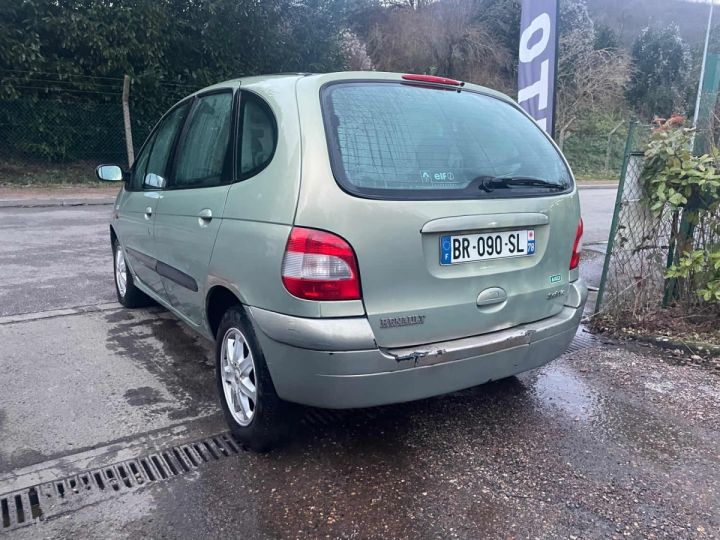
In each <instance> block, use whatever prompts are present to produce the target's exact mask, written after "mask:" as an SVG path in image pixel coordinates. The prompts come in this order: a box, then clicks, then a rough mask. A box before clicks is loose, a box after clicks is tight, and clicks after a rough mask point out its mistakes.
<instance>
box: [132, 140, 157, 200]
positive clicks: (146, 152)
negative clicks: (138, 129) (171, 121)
mask: <svg viewBox="0 0 720 540" xmlns="http://www.w3.org/2000/svg"><path fill="white" fill-rule="evenodd" d="M156 135H157V132H155V133H153V134H152V135H150V137H149V138H148V140H147V142H146V143H145V146H143V149H142V151H141V152H140V155H139V156H137V158H136V159H135V164H134V167H133V171H132V180H131V181H130V189H132V190H136V191H137V190H139V189H142V186H143V181H144V180H145V171H146V170H147V163H148V158H149V157H150V150H152V146H153V144H154V143H155V136H156Z"/></svg>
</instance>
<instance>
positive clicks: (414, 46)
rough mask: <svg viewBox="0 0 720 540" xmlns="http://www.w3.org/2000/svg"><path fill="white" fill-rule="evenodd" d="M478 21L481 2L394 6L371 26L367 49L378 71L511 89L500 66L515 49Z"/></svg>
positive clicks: (455, 0)
mask: <svg viewBox="0 0 720 540" xmlns="http://www.w3.org/2000/svg"><path fill="white" fill-rule="evenodd" d="M478 19H479V18H478V6H477V5H476V4H475V3H473V2H468V1H466V0H444V1H443V2H426V3H425V4H424V5H423V8H422V9H414V10H409V9H402V10H394V11H391V12H390V13H387V14H386V17H385V18H384V20H382V21H381V22H379V23H377V24H376V25H375V26H374V27H373V28H372V30H371V31H370V33H369V36H368V43H367V50H368V53H369V54H370V56H371V57H372V59H373V63H374V65H375V67H376V68H377V69H379V70H383V71H401V72H402V71H405V72H414V73H428V74H432V75H435V74H437V75H443V76H446V77H453V78H456V79H461V80H464V81H469V82H475V83H479V84H485V85H488V86H492V87H494V88H498V89H504V90H507V91H511V88H510V87H509V86H510V81H506V80H505V78H504V77H503V73H504V71H503V69H501V66H505V65H507V64H508V63H511V62H512V60H511V58H510V55H511V54H513V53H514V51H513V52H512V53H511V52H510V51H508V50H507V49H506V48H505V47H503V46H502V45H501V44H499V43H497V40H496V39H495V38H493V37H492V35H491V34H490V32H488V29H487V26H486V25H485V23H484V22H482V21H479V20H478Z"/></svg>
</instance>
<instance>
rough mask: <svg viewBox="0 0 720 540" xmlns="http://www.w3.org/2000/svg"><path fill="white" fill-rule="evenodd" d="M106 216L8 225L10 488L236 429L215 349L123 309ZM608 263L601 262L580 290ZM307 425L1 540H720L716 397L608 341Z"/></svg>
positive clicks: (53, 215)
mask: <svg viewBox="0 0 720 540" xmlns="http://www.w3.org/2000/svg"><path fill="white" fill-rule="evenodd" d="M606 191H607V192H609V193H603V192H606ZM590 192H592V193H590ZM588 193H590V194H591V195H592V196H591V197H587V201H586V200H585V199H586V197H585V195H586V194H588ZM582 195H583V203H584V207H583V208H584V214H585V212H587V215H586V217H585V221H586V231H587V230H588V228H592V229H591V230H592V234H593V235H595V236H594V237H593V240H597V241H602V240H601V238H602V232H598V231H597V230H596V229H598V228H600V227H609V219H610V218H609V210H606V211H605V212H603V205H606V204H607V203H606V202H603V201H610V202H609V206H610V207H611V206H612V202H613V200H614V192H611V191H610V190H587V191H586V192H582ZM605 207H606V208H607V206H605ZM586 209H587V210H586ZM108 211H109V207H94V208H73V209H24V210H23V209H2V210H0V239H1V240H0V269H1V272H2V273H1V274H0V276H2V279H0V310H2V311H1V312H0V344H2V348H1V349H0V373H2V374H3V376H2V381H3V382H2V387H1V388H2V392H1V393H0V494H2V493H6V492H7V491H10V490H14V489H19V488H20V487H28V486H30V485H33V484H34V483H39V482H41V481H45V480H47V479H49V478H61V477H63V476H66V475H69V474H71V473H72V474H74V473H76V472H78V471H80V470H85V469H86V468H93V467H100V466H105V465H109V464H112V463H117V462H119V461H121V460H124V459H128V458H129V457H134V456H136V455H146V454H148V453H150V452H151V451H152V450H153V449H156V448H161V449H162V448H169V447H170V446H173V445H177V444H180V443H184V442H188V441H196V440H199V439H200V438H202V437H206V436H207V435H211V434H217V433H221V432H223V431H224V429H225V428H224V426H223V424H222V420H221V418H220V415H219V414H218V406H217V404H216V401H215V396H214V389H213V383H212V370H213V366H212V353H211V350H210V346H209V344H207V343H206V342H204V341H203V340H202V339H200V338H197V337H196V336H195V335H193V334H191V333H190V332H188V331H186V330H185V329H184V328H183V327H182V326H181V325H180V324H179V323H178V322H177V321H176V320H175V319H174V318H173V317H172V316H170V315H169V314H167V313H165V312H164V311H162V310H160V309H159V308H151V309H149V310H136V311H132V312H130V311H126V310H122V309H118V308H117V305H116V304H112V303H110V302H111V301H112V299H113V294H114V293H113V289H112V280H111V270H110V269H111V261H110V256H109V249H108V240H107V232H106V228H105V227H106V225H105V224H106V216H107V212H108ZM603 216H606V219H605V218H604V217H603ZM586 234H587V233H586ZM591 243H593V242H592V241H591ZM598 259H599V260H600V264H601V260H602V258H601V257H596V256H593V254H592V253H590V254H589V259H588V261H587V262H586V263H585V265H584V267H583V274H584V275H586V276H587V277H588V278H591V275H593V274H594V273H597V266H598V263H597V260H598ZM593 261H594V262H593ZM53 262H54V264H53ZM588 263H589V264H588ZM67 283H73V284H74V287H67V285H66V284H67ZM38 290H41V291H42V293H38V292H37V291H38ZM90 304H93V305H94V306H93V307H90V308H82V309H80V310H74V311H73V310H70V311H68V312H58V311H49V312H48V311H47V310H58V309H66V308H72V307H74V306H80V305H90ZM24 313H32V315H20V316H19V315H18V314H24ZM306 413H307V414H306V416H305V417H304V420H302V421H301V422H300V423H299V424H298V426H297V434H296V436H295V438H294V439H293V440H292V441H291V442H290V443H289V445H288V446H287V447H285V448H283V449H280V450H278V451H275V452H273V453H271V454H269V455H264V456H259V455H255V454H251V453H247V452H242V451H241V453H240V454H239V455H231V456H230V457H227V458H224V459H220V460H217V461H215V460H211V462H209V463H205V464H202V466H200V467H198V468H197V469H194V470H191V471H190V472H188V473H186V474H181V475H178V476H175V477H172V478H168V479H166V480H163V481H158V482H155V483H152V484H150V485H147V486H145V487H141V488H134V489H132V490H126V491H118V492H116V493H115V492H112V491H110V492H109V493H102V494H97V495H87V496H84V495H78V496H76V497H75V498H72V497H70V498H68V499H67V500H66V501H64V502H62V503H60V504H58V503H57V502H53V503H52V504H51V503H46V504H45V505H44V506H43V512H44V519H43V520H42V521H39V522H37V523H34V524H31V525H29V526H27V527H22V528H19V529H16V530H13V531H11V532H8V533H7V534H8V535H9V536H13V537H18V538H38V537H60V538H67V537H73V538H89V537H95V538H127V537H136V536H150V537H169V538H173V537H181V538H197V537H203V536H208V537H237V536H240V535H242V536H247V537H250V538H261V537H293V538H294V537H313V538H317V537H342V538H369V537H383V538H395V537H397V538H437V537H461V538H481V537H492V538H508V537H514V538H532V537H547V536H561V537H566V538H569V537H576V538H588V537H595V538H601V537H612V536H615V537H628V536H629V537H637V538H640V537H643V538H646V537H667V538H679V537H700V538H711V537H717V535H718V531H719V530H720V510H719V508H720V493H719V492H718V489H720V468H719V467H718V464H719V462H720V450H718V449H719V448H720V444H719V443H720V436H719V434H718V429H719V428H720V381H718V379H717V376H716V375H712V374H710V373H708V372H705V371H703V370H701V369H698V368H692V367H683V366H676V365H672V364H671V363H669V362H668V361H666V360H664V359H663V358H662V357H660V356H659V355H658V353H656V352H654V351H651V350H649V349H636V350H630V349H628V348H626V347H622V348H620V347H618V346H616V345H608V344H595V345H594V346H592V347H590V348H585V349H582V350H579V351H576V352H571V353H568V354H566V355H565V356H564V357H562V358H561V359H559V360H557V361H555V362H553V363H552V364H550V365H548V366H546V367H545V368H543V369H541V370H538V371H535V372H532V373H528V374H523V375H521V376H520V377H516V378H511V379H508V380H505V381H500V382H496V383H491V384H487V385H484V386H481V387H478V388H474V389H470V390H466V391H463V392H459V393H456V394H453V395H450V396H444V397H439V398H433V399H429V400H425V401H422V402H418V403H411V404H403V405H396V406H391V407H382V408H376V409H370V410H363V411H348V412H342V413H336V412H324V411H309V410H308V411H306ZM0 534H2V529H1V528H0Z"/></svg>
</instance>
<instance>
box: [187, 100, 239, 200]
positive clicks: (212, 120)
mask: <svg viewBox="0 0 720 540" xmlns="http://www.w3.org/2000/svg"><path fill="white" fill-rule="evenodd" d="M231 113H232V93H231V92H223V93H221V94H211V95H209V96H204V97H201V98H200V99H198V101H197V103H196V105H195V108H194V109H193V112H192V115H191V117H190V123H189V125H188V128H187V133H186V134H185V136H184V137H183V140H182V141H181V142H180V145H179V147H178V150H177V152H178V161H177V168H176V170H175V186H176V187H178V188H191V187H192V188H196V187H211V186H217V185H220V184H221V183H222V180H223V176H224V175H223V169H224V167H225V161H226V156H227V150H228V144H229V140H230V123H231V118H232V114H231Z"/></svg>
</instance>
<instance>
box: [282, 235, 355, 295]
mask: <svg viewBox="0 0 720 540" xmlns="http://www.w3.org/2000/svg"><path fill="white" fill-rule="evenodd" d="M282 280H283V284H284V285H285V288H286V289H287V290H288V292H289V293H290V294H292V295H293V296H297V297H298V298H302V299H304V300H359V299H360V298H361V295H360V275H359V273H358V267H357V260H356V259H355V253H354V252H353V249H352V247H350V244H348V243H347V242H346V241H345V240H343V239H342V238H340V237H339V236H336V235H334V234H331V233H329V232H325V231H318V230H316V229H305V228H302V227H294V228H293V229H292V231H291V232H290V238H289V239H288V243H287V248H285V258H284V259H283V265H282Z"/></svg>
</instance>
